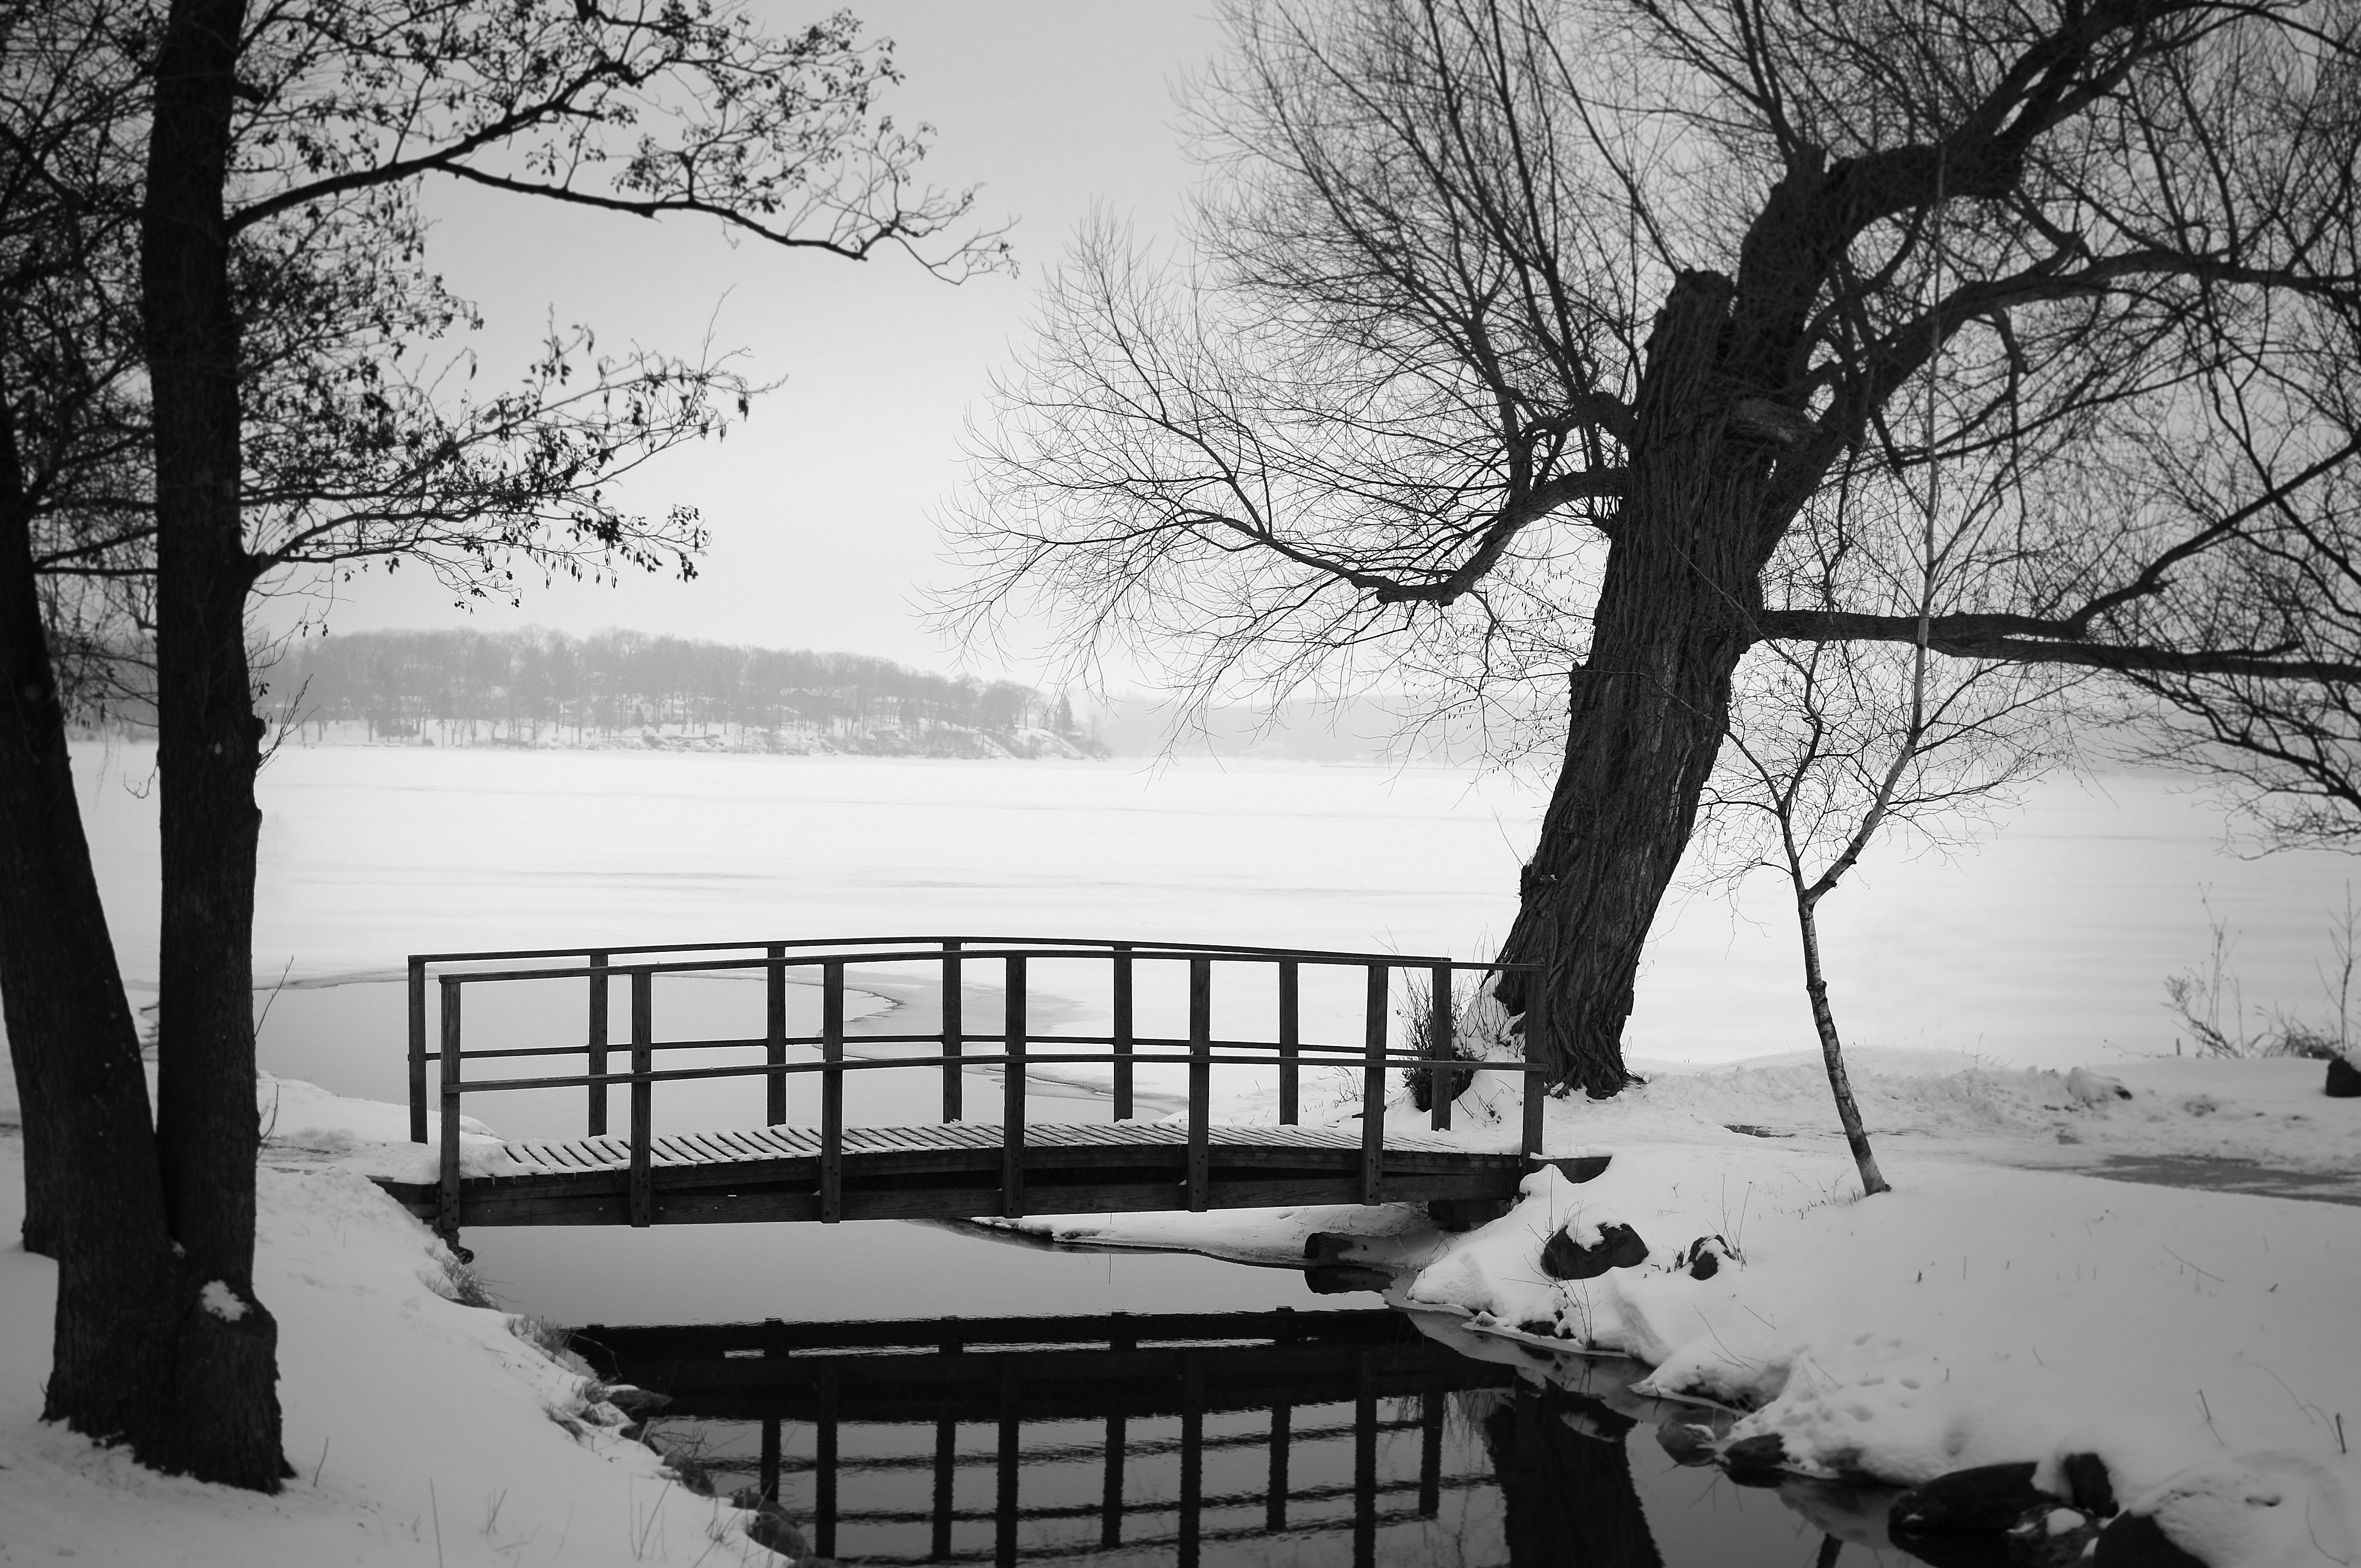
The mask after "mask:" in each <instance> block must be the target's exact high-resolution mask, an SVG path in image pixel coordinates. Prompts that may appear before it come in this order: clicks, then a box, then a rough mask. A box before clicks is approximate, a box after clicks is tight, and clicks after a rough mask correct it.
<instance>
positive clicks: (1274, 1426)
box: [1262, 1405, 1295, 1535]
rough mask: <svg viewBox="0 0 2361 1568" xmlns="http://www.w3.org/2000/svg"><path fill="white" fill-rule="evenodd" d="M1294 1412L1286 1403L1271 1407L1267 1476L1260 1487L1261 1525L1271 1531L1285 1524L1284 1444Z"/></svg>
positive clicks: (1278, 1529)
mask: <svg viewBox="0 0 2361 1568" xmlns="http://www.w3.org/2000/svg"><path fill="white" fill-rule="evenodd" d="M1294 1415H1295V1412H1294V1411H1293V1410H1292V1409H1290V1408H1289V1407H1287V1406H1285V1405H1273V1406H1272V1407H1271V1408H1270V1480H1269V1483H1268V1485H1267V1486H1264V1487H1263V1502H1262V1528H1263V1529H1264V1530H1266V1531H1268V1533H1270V1534H1272V1535H1277V1534H1279V1531H1281V1530H1285V1529H1286V1528H1287V1446H1288V1443H1289V1442H1290V1440H1291V1439H1292V1437H1293V1433H1292V1432H1291V1431H1290V1430H1289V1429H1290V1426H1291V1425H1292V1424H1293V1420H1294Z"/></svg>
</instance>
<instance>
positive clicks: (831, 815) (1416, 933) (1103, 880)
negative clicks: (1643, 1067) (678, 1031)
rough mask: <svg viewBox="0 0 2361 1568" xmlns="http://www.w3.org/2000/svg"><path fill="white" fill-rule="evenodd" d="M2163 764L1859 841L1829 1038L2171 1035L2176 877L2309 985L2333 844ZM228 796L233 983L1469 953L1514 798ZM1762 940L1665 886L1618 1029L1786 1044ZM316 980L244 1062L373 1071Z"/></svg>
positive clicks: (139, 770) (2286, 989)
mask: <svg viewBox="0 0 2361 1568" xmlns="http://www.w3.org/2000/svg"><path fill="white" fill-rule="evenodd" d="M77 767H78V769H79V771H80V773H81V775H82V783H83V794H82V799H83V805H84V809H85V812H86V813H87V819H88V821H89V823H90V827H91V836H92V839H93V847H94V851H95V853H96V855H97V856H98V859H99V863H100V875H101V878H102V880H103V883H104V890H105V894H106V897H107V902H108V907H109V910H110V913H111V916H112V917H113V919H114V922H115V940H116V942H117V945H118V948H119V950H120V952H121V955H122V959H123V963H124V969H125V973H126V978H127V980H128V981H130V983H131V984H132V986H133V987H134V989H135V992H143V993H142V994H139V995H138V996H137V997H136V1000H139V1001H142V1002H145V1001H147V1000H149V999H150V998H149V995H148V994H146V993H145V992H148V991H149V990H151V988H152V985H153V977H154V973H155V956H154V955H155V936H154V909H155V899H156V847H155V836H154V820H155V817H154V813H155V803H154V800H153V797H152V795H150V794H148V779H149V771H150V767H151V758H150V753H149V752H148V751H147V750H146V749H144V748H139V747H131V746H124V747H116V748H101V747H97V746H90V747H84V748H82V749H80V750H79V751H78V752H77ZM2181 787H2182V786H2180V784H2178V783H2177V782H2176V781H2173V780H2169V779H2164V778H2157V777H2149V776H2114V777H2110V778H2107V779H2104V780H2102V781H2099V782H2098V783H2096V784H2092V785H2088V786H2086V785H2084V784H2080V783H2077V782H2073V781H2059V782H2052V783H2050V784H2044V785H2041V786H2039V787H2038V788H2037V789H2036V790H2035V791H2034V792H2033V794H2032V795H2031V798H2030V799H2029V801H2028V803H2027V806H2026V809H2025V810H2023V811H2022V812H2019V813H2016V814H2015V815H2014V816H2012V817H2010V818H2008V819H2007V821H2006V822H2005V824H2004V827H2003V829H2002V830H2001V831H2000V832H1999V833H1997V834H1996V835H1994V836H1993V837H1992V838H1991V839H1990V840H1989V841H1988V842H1986V843H1985V844H1983V845H1982V847H1981V848H1979V849H1976V850H1971V851H1969V852H1968V853H1966V854H1965V855H1962V856H1960V857H1957V858H1955V859H1952V860H1949V861H1940V860H1921V861H1916V862H1915V863H1913V862H1908V861H1904V860H1902V859H1901V858H1900V856H1899V854H1898V851H1896V850H1894V849H1892V848H1885V849H1882V850H1872V855H1871V857H1870V859H1869V860H1868V861H1866V862H1865V863H1864V865H1863V866H1862V868H1861V870H1860V871H1859V872H1856V873H1855V876H1854V879H1853V880H1852V881H1851V882H1850V883H1848V884H1847V885H1846V886H1845V887H1843V888H1842V889H1840V890H1839V892H1838V893H1837V894H1835V895H1834V896H1833V897H1832V898H1831V899H1830V900H1829V901H1828V904H1827V905H1824V910H1825V914H1824V920H1825V924H1826V927H1827V941H1828V959H1829V967H1830V980H1831V984H1832V989H1833V996H1834V1002H1835V1005H1836V1008H1837V1011H1838V1016H1839V1022H1840V1024H1841V1025H1842V1026H1843V1027H1844V1029H1845V1032H1846V1035H1847V1037H1848V1039H1849V1040H1850V1041H1851V1042H1854V1043H1857V1044H1859V1045H1862V1046H1890V1047H1925V1048H1930V1049H1951V1050H1961V1051H1971V1052H1978V1053H1981V1054H1982V1055H1984V1056H1986V1057H1988V1058H1993V1059H1994V1060H1997V1061H2002V1062H2010V1063H2027V1064H2043V1065H2060V1064H2065V1063H2070V1062H2077V1061H2083V1060H2103V1059H2105V1058H2108V1057H2109V1056H2111V1055H2119V1054H2151V1053H2165V1054H2169V1053H2170V1052H2171V1050H2172V1048H2173V1029H2172V1025H2171V1022H2170V1020H2169V1017H2168V1016H2167V1014H2165V1012H2164V1011H2163V1009H2162V1006H2161V1005H2160V1004H2161V1003H2162V1001H2163V981H2164V978H2165V976H2166V975H2167V974H2168V973H2169V972H2171V971H2172V970H2177V969H2180V968H2184V967H2190V966H2196V965H2199V964H2202V962H2203V960H2204V959H2205V954H2206V947H2207V933H2206V926H2205V916H2204V913H2203V910H2202V908H2201V906H2200V904H2199V894H2200V891H2201V889H2202V888H2206V887H2209V886H2210V888H2211V890H2212V898H2213V907H2214V909H2215V911H2216V912H2217V913H2219V914H2220V915H2222V916H2225V917H2226V918H2227V919H2228V920H2229V921H2230V922H2231V923H2232V925H2233V926H2235V927H2237V928H2238V929H2239V931H2240V933H2241V935H2240V938H2239V941H2238V945H2237V948H2236V949H2235V953H2234V954H2233V961H2234V964H2235V967H2236V968H2237V970H2238V971H2239V973H2240V975H2241V977H2242V978H2243V980H2244V982H2245V998H2246V1003H2247V1004H2248V1006H2249V1007H2255V1008H2259V1007H2263V1006H2267V1005H2272V1004H2276V1005H2279V1006H2284V1007H2287V1008H2289V1009H2290V1010H2293V1011H2296V1012H2299V1013H2313V1014H2317V1013H2318V1012H2319V1011H2320V1009H2321V1007H2322V1005H2323V1003H2322V996H2321V986H2320V981H2319V978H2318V975H2317V973H2316V972H2315V966H2316V965H2319V964H2322V963H2324V962H2325V961H2326V960H2327V959H2328V958H2329V956H2330V949H2329V945H2328V941H2327V932H2326V927H2327V922H2328V917H2329V913H2330V911H2331V910H2332V909H2334V908H2336V907H2338V906H2340V905H2342V903H2343V902H2344V897H2345V886H2346V883H2347V882H2348V880H2349V879H2350V877H2351V875H2352V869H2353V864H2352V861H2350V859H2349V858H2346V857H2341V856H2336V855H2332V854H2326V853H2306V854H2301V855H2282V856H2276V857H2271V858H2268V859H2265V860H2261V861H2244V860H2239V859H2236V858H2234V857H2232V856H2229V855H2226V854H2224V853H2223V852H2222V851H2221V849H2220V844H2221V840H2222V836H2223V835H2222V822H2221V817H2220V816H2219V814H2218V813H2217V812H2215V811H2213V810H2211V809H2209V808H2208V807H2207V806H2204V805H2203V804H2202V802H2201V801H2199V800H2196V799H2194V798H2192V797H2191V796H2189V795H2186V794H2184V793H2179V791H2180V789H2181ZM261 796H262V804H263V809H264V813H265V825H264V829H263V841H262V885H261V889H260V896H259V900H258V911H257V921H256V929H255V973H256V977H257V980H258V982H262V983H265V984H267V983H268V982H269V981H275V980H277V979H278V978H279V977H280V975H281V974H282V973H284V974H285V975H287V976H288V977H289V978H290V980H291V981H312V982H318V981H334V980H337V979H343V978H346V977H351V978H353V979H360V978H361V977H379V978H382V979H385V980H390V979H391V978H392V977H393V975H394V974H395V973H396V972H397V971H398V970H399V968H400V965H401V959H402V957H403V955H404V954H406V953H409V952H412V951H423V950H445V951H447V950H452V949H459V948H497V947H505V946H511V945H517V946H565V945H567V944H571V943H577V942H579V943H588V942H592V941H598V942H608V943H629V942H639V941H698V940H735V939H748V938H770V937H795V936H821V935H862V934H877V935H885V934H895V933H920V932H940V933H957V932H1001V933H1027V934H1038V935H1044V936H1090V937H1099V938H1126V937H1134V938H1161V939H1165V940H1209V939H1210V940H1223V941H1231V942H1246V943H1267V944H1271V945H1286V946H1318V947H1334V948H1356V949H1360V948H1376V949H1389V950H1399V951H1405V952H1430V953H1445V954H1449V955H1452V956H1456V957H1463V958H1477V957H1488V956H1490V954H1491V950H1492V944H1493V943H1494V942H1496V941H1497V940H1498V938H1499V936H1500V935H1501V934H1502V933H1503V932H1505V931H1506V930H1507V928H1508V926H1509V924H1510V920H1511V918H1512V917H1513V916H1514V914H1515V886H1516V876H1517V868H1518V865H1519V863H1520V861H1521V858H1522V856H1523V854H1524V853H1525V851H1526V850H1528V849H1529V847H1530V845H1531V843H1532V836H1533V831H1534V825H1535V823H1536V821H1537V819H1538V816H1539V812H1540V807H1541V804H1542V792H1541V790H1540V789H1539V788H1537V787H1535V786H1534V785H1533V784H1532V783H1531V782H1529V781H1524V780H1519V779H1515V778H1511V777H1505V776H1499V775H1495V776H1491V777H1484V778H1478V777H1473V776H1471V775H1469V774H1466V773H1458V772H1454V771H1448V770H1442V769H1408V770H1402V771H1399V772H1396V771H1389V770H1384V769H1376V768H1356V767H1345V766H1312V765H1301V764H1244V765H1241V764H1230V765H1227V766H1224V767H1217V766H1214V765H1212V764H1206V763H1187V764H1180V765H1175V766H1170V767H1165V768H1161V769H1146V768H1142V767H1140V766H1139V765H1137V764H1135V763H1131V762H1101V763H1087V764H1067V763H1052V762H1024V763H992V762H920V761H895V760H883V759H873V758H791V757H762V756H683V755H673V754H653V753H633V752H620V751H592V752H552V751H541V752H534V751H489V750H469V751H436V750H432V749H415V748H394V747H383V748H335V747H322V748H316V749H310V748H303V747H297V746H289V747H286V748H283V749H282V750H281V751H280V752H279V753H278V754H277V756H276V757H274V758H273V760H272V761H271V762H270V764H269V767H268V768H267V769H266V770H265V772H264V774H263V778H262V784H261ZM339 989H342V988H339ZM368 989H369V990H372V991H374V990H377V989H378V988H377V987H374V986H372V987H369V988H368ZM1043 989H1045V990H1049V991H1050V992H1052V993H1054V989H1055V988H1054V982H1052V981H1044V982H1043ZM1076 1000H1077V1001H1078V1002H1080V1001H1082V1000H1085V999H1082V998H1077V999H1076ZM346 1007H348V1008H350V1009H353V1010H351V1011H346V1010H345V1008H324V1007H323V1006H322V1005H320V1003H318V1002H316V1001H315V1002H313V1003H312V1004H309V1005H307V1004H306V1002H305V998H304V996H303V993H302V992H300V991H290V992H287V993H285V994H282V995H281V996H280V998H279V1000H278V1002H277V1003H275V1004H274V1005H273V1008H272V1013H271V1015H270V1017H269V1021H268V1022H267V1024H266V1026H265V1044H264V1054H265V1060H266V1064H267V1065H269V1067H270V1068H271V1069H273V1070H275V1071H279V1072H281V1073H287V1074H291V1075H293V1076H297V1077H307V1078H314V1079H317V1080H320V1081H322V1082H324V1083H326V1084H328V1085H330V1086H331V1087H335V1088H339V1089H343V1090H346V1091H348V1092H377V1093H382V1092H385V1080H382V1079H381V1078H379V1074H378V1073H377V1072H375V1071H372V1070H368V1069H365V1068H364V1066H363V1065H362V1064H363V1063H364V1062H365V1061H372V1060H375V1059H377V1058H379V1057H380V1056H382V1058H384V1059H387V1060H390V1059H392V1058H398V1056H399V1053H400V1042H399V1036H398V1033H397V1034H396V1035H395V1036H385V1037H381V1038H379V1037H375V1036H377V1034H378V1031H379V1029H381V1028H383V1027H384V1026H385V1024H386V1022H387V1021H398V1019H399V1017H400V1012H399V1007H398V1003H393V1002H392V992H391V988H390V987H389V988H387V989H386V991H385V992H384V994H383V996H382V997H381V998H379V999H377V1000H376V1001H374V1002H373V1003H370V1004H367V1005H364V1004H361V1003H358V1001H357V999H353V1000H348V1001H347V1003H346ZM340 1018H341V1019H346V1020H349V1021H350V1022H349V1023H340V1022H338V1020H339V1019H340ZM357 1030H359V1031H363V1032H365V1033H366V1034H367V1035H368V1036H372V1037H369V1038H365V1039H357V1038H351V1037H349V1036H351V1035H353V1034H354V1033H355V1032H356V1031H357ZM339 1036H344V1037H339ZM1810 1044H1811V1030H1810V1022H1809V1018H1808V1015H1807V1014H1806V1010H1805V1004H1804V998H1803V993H1802V988H1801V984H1800V981H1799V980H1798V978H1797V975H1796V966H1795V936H1794V927H1793V921H1792V917H1791V916H1789V915H1788V913H1787V911H1786V909H1785V907H1784V904H1783V902H1782V900H1781V898H1780V897H1779V889H1778V887H1777V885H1776V884H1774V883H1772V882H1770V881H1769V880H1767V879H1765V880H1762V881H1759V882H1757V883H1754V884H1753V885H1752V890H1751V892H1750V893H1749V894H1748V895H1747V896H1746V897H1745V898H1744V899H1743V901H1742V902H1741V904H1740V905H1739V906H1738V907H1736V908H1734V909H1733V907H1732V906H1731V905H1730V903H1729V902H1728V901H1726V900H1724V899H1723V898H1721V897H1720V896H1719V895H1718V894H1697V895H1691V896H1688V897H1686V898H1683V899H1681V900H1680V901H1679V902H1678V904H1677V905H1676V906H1675V908H1673V909H1672V910H1671V911H1670V913H1669V915H1668V917H1667V918H1666V919H1665V920H1664V921H1663V922H1662V923H1661V928H1660V930H1659V932H1658V933H1657V936H1656V938H1655V939H1654V941H1653V944H1652V948H1651V951H1650V956H1649V959H1648V964H1647V969H1646V971H1645V974H1644V976H1643V978H1642V986H1641V992H1640V999H1639V1005H1638V1008H1637V1010H1636V1012H1635V1013H1634V1014H1633V1017H1632V1020H1631V1035H1630V1036H1629V1045H1630V1048H1631V1053H1632V1054H1633V1055H1634V1056H1637V1057H1642V1058H1660V1059H1668V1060H1690V1061H1721V1060H1730V1059H1735V1058H1743V1057H1750V1056H1757V1055H1762V1054H1765V1053H1769V1052H1773V1051H1782V1050H1790V1049H1795V1048H1798V1047H1806V1046H1809V1045H1810Z"/></svg>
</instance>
